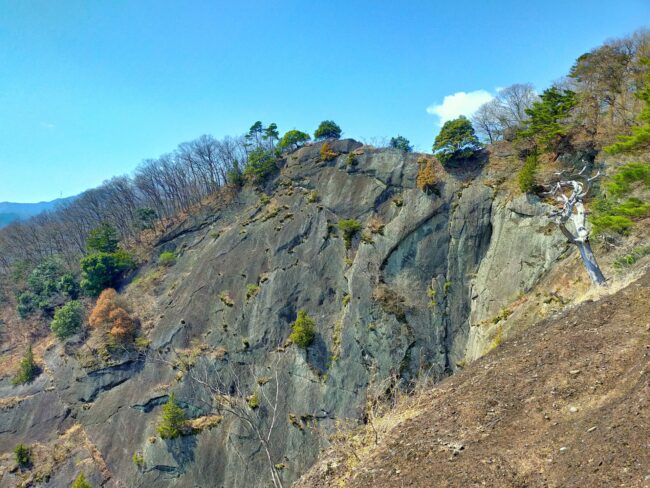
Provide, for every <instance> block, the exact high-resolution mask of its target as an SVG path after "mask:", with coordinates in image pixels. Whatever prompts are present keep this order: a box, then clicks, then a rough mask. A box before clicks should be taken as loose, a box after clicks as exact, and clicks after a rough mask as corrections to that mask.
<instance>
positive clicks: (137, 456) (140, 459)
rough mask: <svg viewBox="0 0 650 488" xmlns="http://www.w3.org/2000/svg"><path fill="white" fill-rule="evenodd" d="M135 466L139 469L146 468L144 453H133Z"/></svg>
mask: <svg viewBox="0 0 650 488" xmlns="http://www.w3.org/2000/svg"><path fill="white" fill-rule="evenodd" d="M133 464H135V465H136V466H137V467H138V468H141V467H142V466H144V456H143V455H142V453H139V452H134V453H133Z"/></svg>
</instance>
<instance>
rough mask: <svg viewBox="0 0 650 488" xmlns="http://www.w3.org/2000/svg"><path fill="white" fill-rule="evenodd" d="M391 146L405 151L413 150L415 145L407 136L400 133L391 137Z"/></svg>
mask: <svg viewBox="0 0 650 488" xmlns="http://www.w3.org/2000/svg"><path fill="white" fill-rule="evenodd" d="M389 146H390V147H392V148H393V149H399V150H400V151H404V152H411V151H413V146H411V141H409V140H408V139H407V138H406V137H403V136H400V135H398V136H397V137H391V138H390V143H389Z"/></svg>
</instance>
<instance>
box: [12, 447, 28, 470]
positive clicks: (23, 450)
mask: <svg viewBox="0 0 650 488" xmlns="http://www.w3.org/2000/svg"><path fill="white" fill-rule="evenodd" d="M14 454H16V463H17V464H18V466H20V467H21V468H26V467H27V466H29V465H30V464H31V462H32V460H31V450H30V449H29V446H26V445H25V444H18V445H17V446H16V447H15V448H14Z"/></svg>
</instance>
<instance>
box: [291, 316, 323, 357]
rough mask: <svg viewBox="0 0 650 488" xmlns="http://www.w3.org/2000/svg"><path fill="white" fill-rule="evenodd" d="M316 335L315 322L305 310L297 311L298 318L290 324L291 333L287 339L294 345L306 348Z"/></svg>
mask: <svg viewBox="0 0 650 488" xmlns="http://www.w3.org/2000/svg"><path fill="white" fill-rule="evenodd" d="M315 337H316V322H314V319H312V318H311V317H310V316H309V315H307V312H306V311H305V310H300V311H299V312H298V318H297V319H296V321H295V322H294V323H293V325H292V326H291V334H290V335H289V339H290V340H291V342H293V343H294V344H295V345H296V346H298V347H302V348H303V349H306V348H308V347H309V346H310V345H311V343H312V342H314V338H315Z"/></svg>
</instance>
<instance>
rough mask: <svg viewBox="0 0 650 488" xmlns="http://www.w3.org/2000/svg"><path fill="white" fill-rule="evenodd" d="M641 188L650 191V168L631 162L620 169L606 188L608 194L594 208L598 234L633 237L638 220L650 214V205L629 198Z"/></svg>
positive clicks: (649, 166)
mask: <svg viewBox="0 0 650 488" xmlns="http://www.w3.org/2000/svg"><path fill="white" fill-rule="evenodd" d="M637 185H641V186H642V187H643V188H645V189H647V188H650V165H647V164H643V163H629V164H626V165H624V166H621V167H620V168H618V170H617V171H616V173H615V174H614V175H613V176H612V179H611V181H610V182H609V183H608V184H607V185H606V186H605V193H604V194H603V195H600V196H599V197H598V198H596V199H595V200H594V202H593V204H592V206H591V211H592V212H591V213H592V217H591V224H592V225H593V228H594V234H596V235H599V234H605V233H616V234H623V235H626V234H629V232H630V230H631V229H632V227H633V226H634V219H638V218H643V217H646V216H648V215H650V204H649V203H645V202H644V201H643V200H641V199H639V198H636V197H631V196H629V194H630V193H631V192H632V191H633V190H634V189H635V187H636V186H637ZM625 197H627V198H625Z"/></svg>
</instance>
